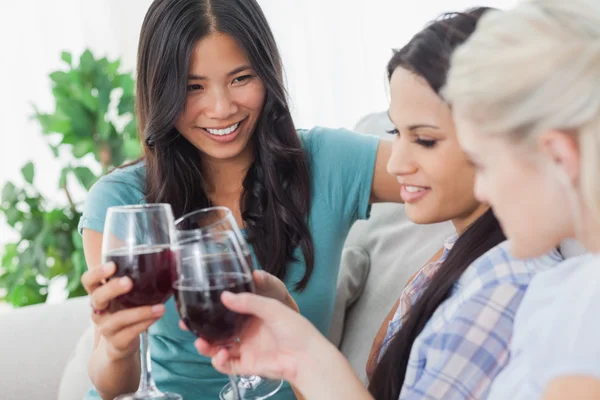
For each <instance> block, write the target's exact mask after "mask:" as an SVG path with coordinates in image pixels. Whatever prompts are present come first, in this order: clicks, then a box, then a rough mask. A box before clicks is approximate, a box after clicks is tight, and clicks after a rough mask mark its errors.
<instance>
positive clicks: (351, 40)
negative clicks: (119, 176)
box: [0, 0, 515, 255]
mask: <svg viewBox="0 0 600 400" xmlns="http://www.w3.org/2000/svg"><path fill="white" fill-rule="evenodd" d="M259 2H260V4H261V5H262V7H263V9H264V11H265V13H266V15H267V18H268V19H269V21H270V24H271V27H272V29H273V31H274V34H275V36H276V38H277V41H278V44H279V47H280V49H281V52H282V56H283V60H284V65H285V70H286V76H287V82H288V87H289V92H290V95H291V98H292V106H293V113H294V117H295V120H296V124H297V126H298V127H311V126H313V125H326V126H332V127H339V126H344V127H352V126H353V125H354V124H355V123H356V122H357V121H358V119H360V117H362V116H363V115H365V114H367V113H370V112H373V111H380V110H384V109H386V108H387V95H386V86H385V74H384V70H385V64H386V62H387V60H388V58H389V57H390V55H391V49H392V48H397V47H400V46H402V45H403V44H404V43H406V41H407V40H408V39H410V37H411V36H412V35H413V34H414V33H415V32H417V31H418V30H419V29H421V28H422V26H423V25H424V24H425V22H427V21H428V20H430V19H432V18H434V17H435V16H436V15H438V14H439V13H441V12H444V11H455V10H463V9H465V8H466V7H469V6H474V5H480V4H485V5H492V6H496V7H501V8H502V7H507V6H510V5H511V4H513V3H515V0H488V1H483V0H482V1H481V2H476V1H471V0H421V1H419V2H405V1H401V0H369V1H358V0H357V1H356V2H352V1H348V0H259ZM150 3H151V0H126V1H123V0H96V1H86V0H54V1H48V0H30V1H10V2H9V1H3V2H1V3H0V44H1V49H2V56H1V61H0V88H2V89H1V90H0V120H1V121H2V124H1V128H0V186H3V185H4V183H5V182H6V181H7V180H14V181H17V182H19V181H20V172H19V171H20V168H21V166H22V165H23V164H24V163H25V162H26V161H28V160H30V159H33V160H35V163H36V167H37V177H36V184H37V185H38V186H39V187H40V188H41V189H42V191H43V192H44V193H45V194H47V195H50V196H52V197H53V199H54V200H55V201H56V202H64V197H63V195H62V194H61V193H58V192H57V190H56V183H57V180H58V176H59V163H58V162H57V161H56V160H55V159H54V157H53V156H52V154H51V153H50V151H49V150H48V148H47V145H46V143H45V141H44V139H43V136H42V135H41V134H40V131H39V127H38V126H37V124H36V123H35V122H34V121H30V120H29V116H30V115H31V114H32V108H31V103H35V104H37V105H38V106H39V107H40V108H41V109H42V110H43V111H51V110H52V108H51V107H52V97H51V92H50V83H49V80H48V78H47V75H48V73H49V72H50V71H52V70H55V69H56V68H58V67H60V64H61V62H60V53H61V51H62V50H70V51H72V52H74V54H75V55H79V54H80V53H81V52H82V51H83V49H85V48H91V49H92V51H93V52H94V53H95V54H98V55H108V56H110V57H117V56H119V57H122V60H123V66H124V67H125V68H126V69H128V70H133V69H134V65H135V55H136V47H137V40H138V33H139V29H140V26H141V23H142V20H143V17H144V14H145V12H146V10H147V8H148V6H149V4H150ZM81 196H83V194H82V193H79V194H78V197H81ZM13 238H14V236H13V235H11V232H10V230H8V229H7V227H6V226H5V225H4V224H3V223H2V221H0V246H1V244H2V243H4V242H6V241H7V240H9V239H13ZM1 251H2V250H0V253H1ZM0 255H1V254H0Z"/></svg>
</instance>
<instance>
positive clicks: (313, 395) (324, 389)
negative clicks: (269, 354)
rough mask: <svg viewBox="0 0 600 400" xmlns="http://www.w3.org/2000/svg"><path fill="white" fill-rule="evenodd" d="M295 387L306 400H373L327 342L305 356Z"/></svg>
mask: <svg viewBox="0 0 600 400" xmlns="http://www.w3.org/2000/svg"><path fill="white" fill-rule="evenodd" d="M321 339H322V340H321ZM292 385H293V386H294V387H295V388H296V393H298V392H300V394H301V397H299V398H304V399H307V400H320V399H323V400H330V399H353V400H366V399H369V400H372V399H373V397H372V396H371V395H370V394H369V392H368V391H367V389H366V388H365V386H364V385H363V383H362V382H361V381H360V379H359V378H358V376H356V374H355V373H354V371H353V370H352V368H351V367H350V364H349V363H348V360H346V359H345V358H344V356H343V355H342V353H340V352H339V351H338V349H336V348H335V346H333V345H332V344H331V343H329V342H328V341H327V340H325V339H324V338H319V340H315V345H314V346H313V347H312V350H311V351H309V352H307V353H306V354H304V355H303V359H302V360H301V361H300V363H299V364H298V370H297V374H296V377H295V379H294V381H293V382H292Z"/></svg>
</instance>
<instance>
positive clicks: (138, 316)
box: [81, 262, 165, 361]
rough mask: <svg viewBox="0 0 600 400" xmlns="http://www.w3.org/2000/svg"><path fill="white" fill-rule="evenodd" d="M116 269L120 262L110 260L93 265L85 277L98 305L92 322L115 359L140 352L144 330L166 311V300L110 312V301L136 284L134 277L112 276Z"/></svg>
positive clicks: (108, 352)
mask: <svg viewBox="0 0 600 400" xmlns="http://www.w3.org/2000/svg"><path fill="white" fill-rule="evenodd" d="M115 272H116V266H115V264H114V263H112V262H110V263H107V264H104V265H103V266H100V267H97V268H92V269H89V270H88V271H86V272H85V273H84V274H83V275H82V277H81V282H82V284H83V286H84V288H85V289H86V291H87V292H88V294H89V295H90V304H91V305H92V308H93V309H94V312H92V322H93V323H94V325H95V326H96V329H97V331H98V332H99V333H100V334H101V335H102V337H103V338H104V340H105V342H106V345H107V357H108V359H109V360H111V361H118V360H121V359H125V358H127V357H131V356H134V355H137V353H138V352H139V349H140V340H139V337H140V334H141V333H142V332H144V331H145V330H146V329H148V328H149V327H150V325H152V324H153V323H154V322H156V321H157V320H158V319H160V318H161V317H162V316H163V314H164V312H165V307H164V305H162V304H156V305H150V306H142V307H136V308H132V309H125V310H119V311H114V310H110V312H109V308H110V305H111V304H114V302H115V301H116V299H117V298H118V297H120V296H123V295H125V294H127V293H128V292H130V291H131V289H132V288H133V284H132V282H131V279H129V278H127V277H122V278H118V279H111V278H112V277H113V274H114V273H115ZM138 357H139V356H138Z"/></svg>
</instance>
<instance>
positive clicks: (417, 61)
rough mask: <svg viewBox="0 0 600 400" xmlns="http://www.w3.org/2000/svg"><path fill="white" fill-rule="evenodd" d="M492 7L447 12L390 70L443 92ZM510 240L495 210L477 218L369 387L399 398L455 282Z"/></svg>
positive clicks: (387, 398)
mask: <svg viewBox="0 0 600 400" xmlns="http://www.w3.org/2000/svg"><path fill="white" fill-rule="evenodd" d="M487 10H489V9H488V8H476V9H472V10H468V11H466V12H465V13H452V14H445V15H443V16H442V17H440V18H439V19H437V20H436V21H434V22H432V23H431V24H430V25H428V26H427V27H426V28H425V29H424V30H423V31H421V32H419V33H418V34H417V35H415V36H414V37H413V39H412V40H411V41H410V42H409V43H408V44H407V45H406V46H404V47H403V48H402V49H400V50H398V51H395V52H394V55H393V57H392V59H391V60H390V62H389V64H388V68H387V71H388V76H389V78H391V76H392V73H393V72H394V71H395V70H396V68H398V67H402V68H406V69H408V70H410V71H412V72H413V73H415V74H416V75H418V76H420V77H422V78H424V79H425V80H426V81H427V82H428V83H429V85H430V86H431V87H432V88H433V90H435V91H436V93H438V94H439V91H440V89H441V88H442V87H443V86H444V84H445V81H446V74H447V73H448V70H449V68H450V56H451V54H452V52H453V51H454V49H455V48H456V47H457V46H458V45H460V44H461V43H463V42H464V41H465V40H466V39H467V38H468V37H469V35H471V34H472V33H473V31H474V30H475V27H476V25H477V21H478V20H479V18H480V17H481V15H483V13H484V12H485V11H487ZM504 240H506V238H505V236H504V234H503V233H502V229H501V228H500V224H499V223H498V221H497V219H496V217H495V216H494V213H493V211H492V210H491V209H488V210H487V211H486V212H485V213H484V214H483V215H482V216H481V217H479V218H478V219H477V220H476V221H475V222H474V223H472V224H471V225H470V226H469V227H468V228H467V229H466V230H465V232H463V234H462V235H460V237H459V238H458V240H457V241H456V243H455V244H454V246H453V248H452V250H451V251H450V253H449V254H448V257H447V258H446V260H445V261H444V263H443V265H442V266H440V268H439V269H438V270H437V272H436V273H435V275H434V277H433V278H432V280H431V282H430V284H429V285H428V286H427V288H426V289H425V291H424V292H423V293H422V294H421V295H420V297H419V298H418V300H417V301H416V302H415V304H414V305H413V306H412V307H411V309H410V311H409V312H408V315H405V316H404V317H403V318H404V319H403V321H402V327H401V328H400V330H399V331H398V332H397V333H396V334H395V335H394V337H393V338H392V339H391V341H390V343H389V345H388V346H387V349H386V351H385V353H384V354H382V355H381V358H380V360H379V362H378V364H377V366H376V368H375V371H374V372H373V376H372V377H371V380H370V382H369V391H370V392H371V394H372V395H373V397H374V398H376V399H377V400H397V399H398V397H399V395H400V391H401V389H402V385H403V384H404V378H405V375H406V367H407V365H408V360H409V357H410V352H411V349H412V346H413V343H414V341H415V339H416V338H417V336H418V335H419V334H420V333H421V331H422V330H423V328H424V327H425V324H427V321H429V319H430V318H431V317H432V315H433V313H434V312H435V310H437V308H438V307H439V306H440V305H441V304H442V303H443V302H444V300H446V299H447V298H448V296H449V295H450V293H451V291H452V288H453V286H454V284H455V283H456V282H457V281H458V279H459V278H460V276H461V275H462V274H463V272H464V271H465V270H466V269H467V267H468V266H469V265H470V264H471V263H472V262H473V261H475V260H476V259H477V258H479V257H480V256H481V255H483V254H484V253H485V252H487V251H488V250H489V249H491V248H492V247H494V246H496V245H498V244H499V243H501V242H503V241H504Z"/></svg>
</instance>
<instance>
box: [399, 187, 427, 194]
mask: <svg viewBox="0 0 600 400" xmlns="http://www.w3.org/2000/svg"><path fill="white" fill-rule="evenodd" d="M404 188H405V189H406V191H407V192H408V193H417V192H422V191H423V190H425V188H421V187H416V186H404Z"/></svg>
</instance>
